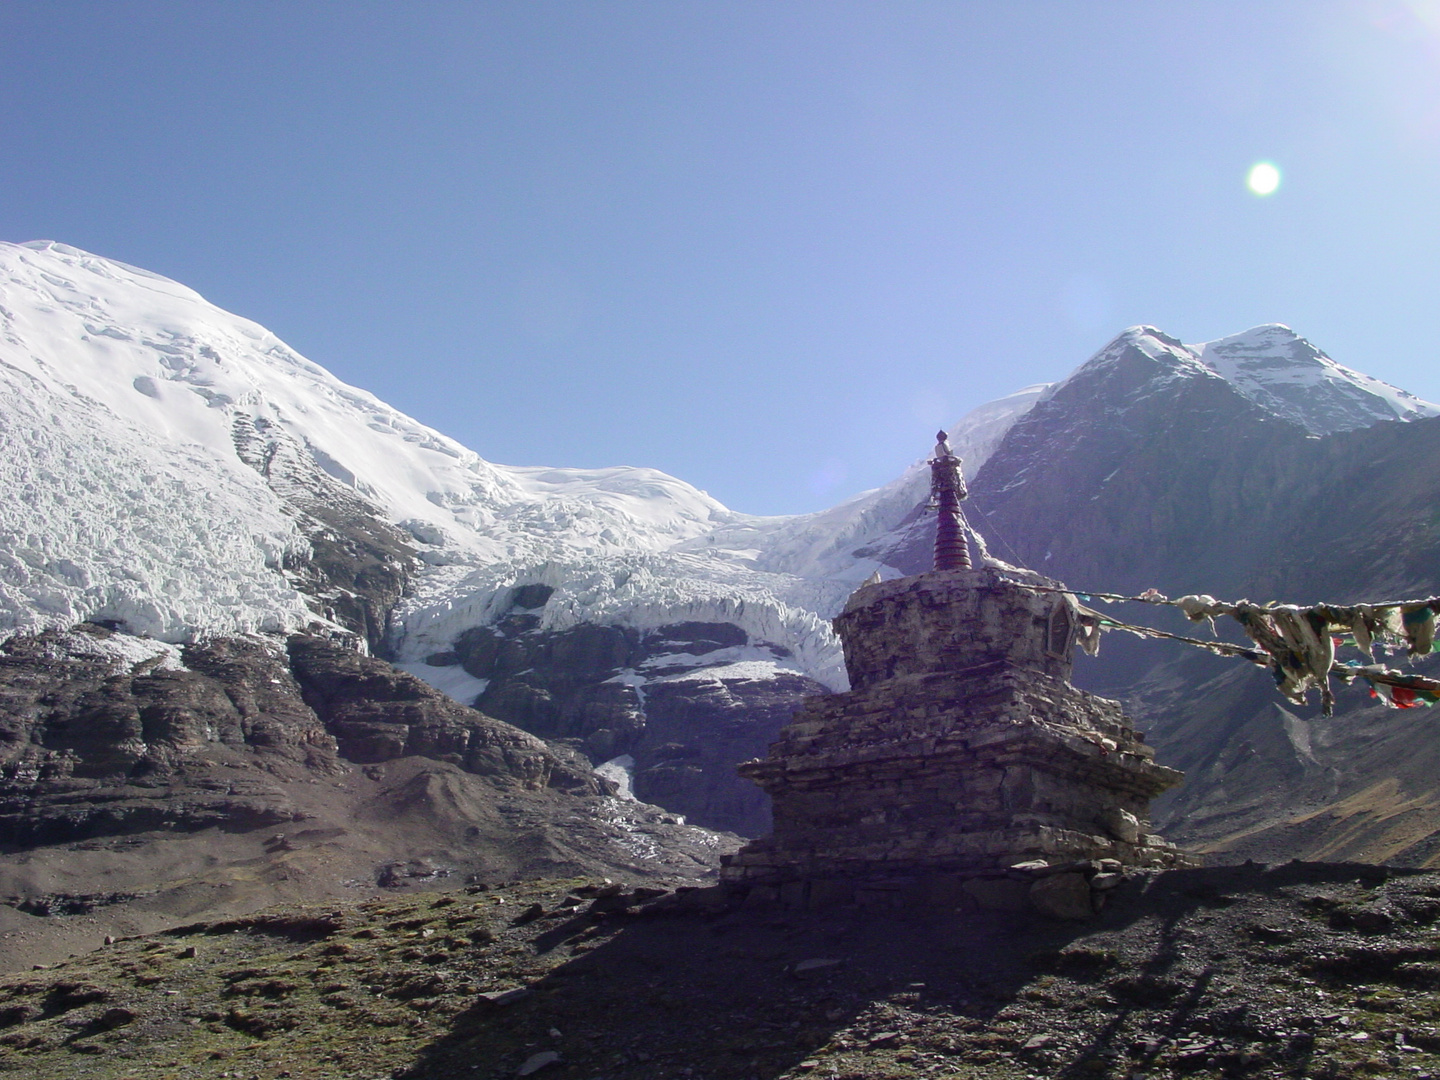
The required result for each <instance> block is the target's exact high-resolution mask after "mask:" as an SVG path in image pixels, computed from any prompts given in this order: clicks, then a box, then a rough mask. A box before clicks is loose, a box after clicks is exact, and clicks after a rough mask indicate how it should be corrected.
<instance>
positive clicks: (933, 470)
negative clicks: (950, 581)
mask: <svg viewBox="0 0 1440 1080" xmlns="http://www.w3.org/2000/svg"><path fill="white" fill-rule="evenodd" d="M935 440H936V441H935V456H934V457H932V458H931V459H930V502H931V504H932V505H934V506H935V508H936V509H937V510H938V511H939V514H940V521H939V525H938V526H937V527H936V530H935V569H936V570H969V569H970V549H969V547H968V546H967V545H966V543H965V515H964V514H962V513H961V512H960V500H961V499H963V498H965V496H966V495H968V494H969V492H968V491H967V490H966V488H965V475H964V473H963V472H961V469H960V465H961V460H960V458H958V457H956V456H955V452H954V451H953V450H951V449H950V436H949V435H948V434H947V433H946V432H944V431H940V432H937V433H936V435H935Z"/></svg>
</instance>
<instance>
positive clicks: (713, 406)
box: [0, 0, 1440, 513]
mask: <svg viewBox="0 0 1440 1080" xmlns="http://www.w3.org/2000/svg"><path fill="white" fill-rule="evenodd" d="M1260 160H1269V161H1272V162H1274V163H1275V164H1276V165H1277V166H1279V168H1280V169H1281V171H1282V176H1283V180H1282V183H1281V186H1280V188H1279V189H1278V190H1277V191H1276V192H1275V193H1274V194H1272V195H1270V196H1268V197H1265V198H1261V197H1257V196H1255V195H1253V194H1251V193H1250V192H1249V191H1248V190H1247V189H1246V187H1245V182H1244V181H1245V176H1246V173H1247V171H1248V170H1249V168H1250V167H1251V166H1252V165H1253V164H1254V163H1255V162H1257V161H1260ZM39 238H46V239H54V240H60V241H64V242H65V243H69V244H73V245H76V246H78V247H82V248H86V249H88V250H91V251H95V252H98V253H100V254H102V255H107V256H110V257H113V258H117V259H120V260H122V261H125V262H129V263H134V264H136V265H139V266H143V267H146V268H148V269H151V270H155V271H157V272H159V273H163V274H166V275H168V276H170V277H174V278H176V279H178V280H180V281H183V282H185V283H186V284H188V285H190V286H192V287H193V288H195V289H197V290H199V291H200V292H201V293H202V294H204V295H205V296H206V297H207V298H209V299H210V300H212V301H214V302H215V303H217V304H219V305H221V306H222V307H225V308H228V309H230V310H232V311H235V312H238V313H240V314H242V315H245V316H247V317H249V318H252V319H255V320H256V321H258V322H261V323H263V324H265V325H266V326H268V327H269V328H270V329H272V330H274V331H275V332H276V333H277V334H279V335H280V336H281V337H282V338H284V339H285V340H287V341H288V342H289V343H290V344H291V345H292V346H294V347H295V348H296V349H298V350H299V351H300V352H302V353H304V354H305V355H307V356H309V357H310V358H311V359H313V360H315V361H317V362H318V363H321V364H323V365H325V366H326V367H328V368H330V369H331V370H332V371H334V372H335V373H336V374H337V375H339V376H340V377H341V378H343V379H345V380H347V381H349V382H352V383H355V384H358V385H360V386H362V387H365V388H367V389H369V390H371V391H373V392H375V393H376V394H378V395H379V396H380V397H382V398H384V399H385V400H387V401H389V402H391V403H392V404H394V405H395V406H397V407H398V408H401V409H403V410H405V411H406V412H409V413H411V414H412V415H414V416H416V417H417V418H419V419H421V420H423V421H425V422H426V423H428V424H430V425H432V426H434V427H436V428H439V429H440V430H442V431H444V432H446V433H447V434H449V435H452V436H454V437H455V438H458V439H459V440H461V441H462V442H464V443H466V444H467V445H469V446H470V447H472V448H473V449H475V450H476V451H478V452H479V453H480V454H481V455H482V456H484V457H486V458H488V459H490V460H492V461H499V462H504V463H510V464H551V465H606V464H630V465H650V466H655V467H657V468H660V469H664V470H665V471H667V472H670V473H673V474H675V475H677V476H680V477H682V478H684V479H686V480H688V481H690V482H691V483H694V484H696V485H697V486H699V487H702V488H705V489H707V490H709V491H710V492H711V494H713V495H715V496H716V497H718V498H720V499H721V500H722V501H724V502H726V503H727V504H729V505H730V506H732V507H734V508H735V509H737V510H745V511H750V512H754V513H787V512H794V511H801V510H809V509H818V508H820V507H823V506H826V505H830V504H832V503H834V502H837V501H839V499H841V498H842V497H844V496H847V495H849V494H852V493H854V492H856V491H859V490H861V489H863V488H866V487H871V486H874V485H876V484H879V483H882V482H884V481H886V480H888V479H890V478H892V477H893V476H894V475H896V473H897V472H898V471H899V470H900V469H901V468H902V467H903V466H904V465H905V464H907V463H908V462H909V461H911V460H913V459H914V458H916V457H919V456H920V455H922V454H923V453H924V452H925V451H926V450H927V449H928V447H929V445H930V444H929V439H930V436H931V435H932V433H933V430H934V428H935V426H936V425H937V424H938V423H940V422H942V421H948V420H951V419H954V418H956V417H958V416H960V415H961V414H963V413H964V412H965V411H967V410H968V409H970V408H971V407H973V406H974V405H977V404H979V403H981V402H983V401H986V400H988V399H990V398H993V397H996V396H999V395H1001V394H1004V393H1007V392H1009V391H1011V390H1013V389H1017V388H1019V387H1020V386H1023V385H1025V384H1027V383H1032V382H1038V381H1044V380H1051V379H1055V378H1058V377H1060V376H1062V375H1064V374H1065V373H1066V372H1067V371H1069V370H1070V369H1071V368H1073V367H1075V366H1076V365H1077V364H1079V363H1080V362H1082V361H1083V360H1084V359H1085V358H1086V357H1087V356H1088V355H1089V354H1090V353H1091V352H1093V351H1094V350H1095V349H1096V348H1098V347H1099V346H1100V345H1101V344H1103V343H1104V342H1105V341H1106V340H1107V339H1108V338H1109V337H1110V336H1112V335H1113V334H1114V333H1116V332H1118V331H1119V330H1121V329H1122V328H1124V327H1125V326H1127V325H1131V324H1134V323H1142V322H1143V323H1152V324H1155V325H1157V326H1159V327H1161V328H1162V329H1164V330H1166V331H1168V332H1170V333H1173V334H1175V335H1177V336H1179V337H1181V338H1183V339H1184V340H1186V341H1203V340H1207V339H1210V338H1215V337H1220V336H1223V335H1225V334H1229V333H1233V332H1236V331H1239V330H1242V329H1245V328H1247V327H1249V326H1252V325H1254V324H1256V323H1261V322H1284V323H1288V324H1290V325H1291V326H1293V327H1294V328H1295V329H1296V330H1297V331H1298V332H1300V333H1302V334H1304V335H1305V336H1307V337H1309V338H1310V339H1311V340H1312V341H1314V342H1315V343H1316V344H1317V345H1319V346H1320V347H1321V348H1323V349H1325V350H1326V351H1327V352H1329V353H1330V354H1331V355H1332V356H1334V357H1335V358H1336V359H1337V360H1339V361H1340V362H1341V363H1345V364H1349V365H1350V366H1352V367H1356V368H1359V369H1360V370H1363V371H1367V372H1369V373H1371V374H1373V375H1376V376H1378V377H1380V378H1384V379H1387V380H1389V381H1391V382H1394V383H1397V384H1399V385H1401V386H1403V387H1405V388H1407V389H1409V390H1412V391H1414V392H1415V393H1418V394H1420V395H1421V396H1422V397H1426V398H1429V399H1431V400H1440V364H1437V363H1436V360H1437V356H1436V353H1437V346H1436V340H1437V339H1436V327H1435V322H1436V314H1437V312H1440V3H1436V2H1433V0H1432V2H1426V3H1422V2H1420V0H1413V2H1409V3H1407V2H1404V0H1337V2H1326V0H1300V2H1282V0H1276V2H1269V3H1258V4H1257V3H1254V2H1252V0H1244V2H1233V3H1232V2H1225V0H1208V2H1206V3H1203V4H1194V3H1192V4H1179V3H1163V4H1157V3H1154V2H1153V0H1143V2H1133V3H1132V2H1123V0H1106V2H1100V0H1094V2H1089V3H1065V2H1058V0H1055V2H1044V0H1028V2H1013V0H996V2H993V3H980V2H972V3H965V2H960V0H954V2H948V3H905V2H902V0H885V2H878V0H867V2H864V3H847V2H844V0H817V2H800V0H795V2H789V0H787V2H780V0H764V2H757V3H744V2H723V3H722V2H718V0H717V2H713V3H692V2H684V0H662V2H657V3H641V2H633V3H632V2H623V3H605V2H599V0H585V2H546V0H519V2H513V3H511V2H496V3H482V2H478V0H470V2H465V3H454V4H448V3H425V2H423V0H410V2H407V3H404V4H396V3H373V4H372V3H363V2H357V0H345V2H343V3H333V4H327V3H319V2H291V0H243V2H241V0H234V2H226V3H214V2H206V0H183V2H181V0H176V2H170V3H158V2H151V3H141V2H130V0H95V2H92V3H77V2H72V0H33V2H31V0H8V2H6V3H5V4H4V5H3V6H0V239H8V240H31V239H39Z"/></svg>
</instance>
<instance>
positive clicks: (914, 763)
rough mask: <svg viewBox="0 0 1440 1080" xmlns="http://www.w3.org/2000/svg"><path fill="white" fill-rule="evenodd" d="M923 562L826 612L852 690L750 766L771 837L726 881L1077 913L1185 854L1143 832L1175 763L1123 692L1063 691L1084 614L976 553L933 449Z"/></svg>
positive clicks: (1047, 588) (769, 894)
mask: <svg viewBox="0 0 1440 1080" xmlns="http://www.w3.org/2000/svg"><path fill="white" fill-rule="evenodd" d="M930 466H931V470H932V482H933V483H932V487H933V502H934V503H935V504H936V507H937V509H938V511H939V515H940V519H939V528H938V531H937V538H936V567H935V570H934V571H932V572H930V573H925V574H917V575H913V576H910V577H902V578H898V579H896V580H892V581H884V582H872V583H868V584H866V585H863V586H862V587H861V588H859V589H858V590H857V591H856V592H855V593H854V594H853V595H852V596H851V597H850V599H849V601H848V602H847V604H846V605H845V609H844V611H843V612H842V613H841V614H840V615H839V616H838V617H837V618H836V619H835V620H834V626H835V631H836V633H837V634H838V635H839V637H840V640H841V643H842V645H843V647H844V651H845V666H846V670H847V671H848V673H849V676H850V690H849V691H848V692H845V693H839V694H830V695H824V696H818V697H814V698H810V699H808V700H807V701H806V702H805V703H804V704H803V705H802V707H801V708H800V710H799V711H798V712H797V713H796V715H795V718H794V719H793V720H792V721H791V723H790V724H789V725H788V726H786V727H785V728H784V729H782V730H781V732H780V735H779V738H778V739H777V741H776V742H775V743H774V744H772V746H771V747H770V751H769V756H767V757H766V758H764V759H757V760H754V761H749V762H746V763H744V764H743V765H741V766H739V771H740V773H741V774H742V775H744V776H746V777H749V778H750V779H752V780H754V781H755V782H756V783H758V784H759V785H760V786H761V787H762V788H764V789H765V791H766V792H767V793H768V794H769V795H770V797H771V800H772V803H773V818H774V831H773V833H772V834H771V835H770V836H767V837H764V838H762V839H758V840H755V841H752V842H751V843H750V844H748V845H746V846H745V847H743V848H742V849H741V850H740V851H738V852H737V853H735V854H734V855H733V856H731V857H730V858H729V859H728V861H727V862H726V865H725V866H724V868H723V869H722V871H721V879H722V881H723V882H725V883H727V884H728V885H729V886H730V887H731V888H732V889H734V890H738V891H744V892H746V893H747V895H748V897H749V899H750V900H752V901H755V902H759V903H764V902H778V903H783V904H786V905H788V906H792V907H806V906H818V905H823V904H826V903H846V902H854V901H857V900H858V901H860V902H873V903H887V902H896V903H899V902H907V901H908V900H910V899H914V898H917V897H918V898H920V899H925V898H929V899H932V900H948V899H957V900H968V901H973V902H975V903H978V904H981V905H984V906H990V907H1009V908H1023V907H1026V906H1033V907H1038V908H1039V909H1040V910H1042V911H1046V912H1048V913H1050V914H1058V915H1079V914H1083V913H1086V912H1088V911H1090V910H1091V909H1092V907H1098V902H1099V901H1100V900H1102V899H1103V896H1102V893H1103V891H1104V890H1105V889H1106V888H1107V887H1108V886H1111V885H1113V884H1115V883H1117V882H1118V881H1120V880H1123V871H1124V870H1125V868H1128V867H1170V866H1176V865H1193V862H1192V861H1191V860H1189V859H1187V858H1186V857H1185V856H1184V855H1183V854H1181V853H1180V852H1179V851H1178V850H1177V849H1176V848H1175V847H1173V846H1172V845H1170V844H1168V843H1167V842H1165V841H1164V840H1163V839H1161V838H1160V837H1158V836H1155V835H1153V834H1151V833H1150V832H1149V825H1148V821H1149V804H1150V801H1151V800H1152V799H1153V798H1155V797H1156V796H1157V795H1159V794H1160V793H1161V792H1163V791H1165V790H1166V789H1168V788H1170V787H1172V786H1174V785H1175V784H1178V783H1179V782H1180V780H1181V778H1182V777H1181V774H1180V773H1179V772H1177V771H1176V770H1174V769H1169V768H1166V767H1164V766H1162V765H1157V764H1156V763H1155V761H1154V752H1153V751H1152V749H1151V748H1150V747H1149V746H1147V745H1146V744H1145V742H1144V738H1143V736H1142V735H1141V734H1139V733H1138V732H1136V731H1135V729H1134V727H1133V726H1132V724H1131V723H1130V721H1129V720H1128V718H1127V717H1126V716H1125V715H1124V713H1123V712H1122V710H1121V708H1120V705H1119V704H1118V703H1117V702H1114V701H1109V700H1107V699H1104V698H1101V697H1097V696H1096V695H1094V694H1090V693H1087V692H1085V691H1083V690H1079V689H1076V688H1075V687H1074V686H1072V685H1071V684H1070V674H1071V666H1072V653H1073V650H1074V647H1075V644H1076V639H1077V633H1078V632H1079V629H1080V625H1081V621H1082V617H1083V613H1082V610H1081V609H1080V608H1079V606H1078V605H1077V604H1076V602H1075V601H1074V599H1073V598H1072V597H1071V596H1070V595H1068V594H1066V593H1064V592H1059V591H1052V590H1055V589H1058V588H1059V586H1058V583H1056V582H1054V581H1052V580H1050V579H1048V578H1044V577H1041V576H1040V575H1038V574H1035V573H1033V572H1030V571H1027V570H1017V569H1015V568H1013V567H1003V566H1001V567H995V566H984V567H981V568H979V569H975V568H972V567H971V565H970V559H969V553H968V547H967V544H966V540H965V536H966V527H965V521H964V518H963V515H962V514H961V511H960V501H961V500H962V499H963V498H964V497H965V494H966V493H965V487H964V479H963V475H962V472H961V462H960V459H959V458H957V457H956V456H955V455H954V454H953V453H952V452H951V450H950V447H949V444H948V442H947V440H946V437H945V433H944V432H941V433H940V439H939V444H938V445H937V447H936V451H935V455H934V457H933V458H932V459H931V462H930Z"/></svg>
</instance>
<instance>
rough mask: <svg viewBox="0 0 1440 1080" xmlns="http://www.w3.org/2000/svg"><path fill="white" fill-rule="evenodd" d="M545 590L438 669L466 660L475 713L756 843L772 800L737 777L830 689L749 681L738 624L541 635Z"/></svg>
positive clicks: (473, 634)
mask: <svg viewBox="0 0 1440 1080" xmlns="http://www.w3.org/2000/svg"><path fill="white" fill-rule="evenodd" d="M549 592H550V590H549V589H548V588H546V587H545V586H535V585H532V586H526V587H524V589H521V590H517V595H516V597H515V599H514V601H513V610H512V611H511V612H510V613H509V614H507V615H506V616H504V617H503V618H502V619H500V620H499V621H498V622H497V623H496V624H494V625H493V626H481V627H476V628H474V629H472V630H469V631H466V632H465V633H464V634H462V635H461V637H460V639H459V640H458V641H457V642H456V644H455V651H454V652H453V653H450V654H442V655H439V656H436V657H432V658H431V662H432V663H439V664H456V663H458V664H460V665H462V666H463V667H464V669H465V671H466V672H467V673H469V674H470V675H471V676H473V677H474V678H477V679H483V680H485V690H484V692H483V693H482V694H481V695H480V696H479V697H478V698H477V699H476V702H475V705H476V707H477V708H479V709H481V710H483V711H484V712H485V713H487V714H489V715H491V716H495V717H497V718H499V719H501V720H504V721H506V722H508V723H510V724H514V725H515V726H516V727H519V728H523V729H524V730H526V731H529V732H532V733H534V734H536V735H539V736H541V737H542V738H545V739H549V740H552V741H555V742H561V743H564V744H565V745H568V746H573V747H574V748H576V749H577V750H579V751H581V752H583V753H584V754H585V755H586V756H587V757H588V758H589V760H590V761H592V762H594V763H596V764H600V763H603V762H606V761H610V760H612V759H615V758H619V757H622V756H627V757H628V758H629V759H630V760H631V762H633V764H632V765H631V766H630V768H631V769H632V771H633V779H632V783H633V790H634V793H635V795H636V797H637V798H639V799H641V800H643V801H645V802H653V803H658V804H660V805H662V806H664V807H665V808H666V809H668V810H672V811H674V812H676V813H679V814H683V815H685V817H686V819H687V820H690V821H692V822H695V823H696V824H699V825H704V826H705V827H707V828H714V829H725V830H730V831H734V832H738V833H740V834H742V835H746V836H757V835H759V834H761V833H763V832H765V831H766V829H768V828H769V825H770V818H769V804H768V800H767V799H766V798H765V796H764V794H763V793H762V792H760V791H759V790H757V789H756V788H755V787H754V786H753V785H751V784H748V783H746V782H745V781H743V780H741V779H740V778H739V777H738V776H736V774H735V766H736V765H737V764H738V763H739V762H741V761H745V760H746V759H748V758H752V757H754V756H756V755H757V754H760V753H763V752H764V750H765V747H766V746H768V745H769V744H770V742H771V741H772V740H773V739H774V738H775V736H776V734H777V733H778V732H779V730H780V728H781V727H782V726H784V724H785V722H786V721H787V720H788V719H789V717H790V714H791V713H792V712H793V711H794V709H795V705H796V703H797V702H798V701H799V700H800V699H801V698H802V697H804V696H805V695H807V694H813V693H823V692H824V690H825V688H824V687H823V686H821V685H820V684H819V683H817V682H815V680H813V679H810V678H807V677H806V676H803V675H800V674H798V673H793V672H784V671H779V672H769V671H767V672H766V675H765V677H755V676H752V675H748V674H746V673H745V667H744V665H737V664H733V663H730V662H728V658H729V657H731V656H732V655H734V654H735V652H736V651H737V650H741V649H746V648H752V647H753V646H756V645H758V649H755V650H754V651H759V652H763V653H765V654H767V655H770V656H772V657H776V658H781V659H783V654H784V650H783V649H780V648H779V647H778V646H774V645H769V646H765V645H763V644H759V643H752V642H750V641H749V639H748V637H747V635H746V633H745V631H744V630H742V629H740V628H739V627H738V626H735V625H733V624H730V623H709V622H685V623H672V624H670V625H668V626H662V627H659V628H657V629H654V630H649V631H640V630H636V629H633V628H631V627H625V626H598V625H594V624H582V625H580V626H575V627H572V628H570V629H566V630H558V631H550V630H542V629H541V628H540V616H539V614H538V611H539V610H540V609H541V608H542V607H543V605H544V604H545V602H546V600H547V599H548V596H549Z"/></svg>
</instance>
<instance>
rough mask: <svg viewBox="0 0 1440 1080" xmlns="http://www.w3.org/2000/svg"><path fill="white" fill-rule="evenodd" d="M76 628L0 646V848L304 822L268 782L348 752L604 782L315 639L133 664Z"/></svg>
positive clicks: (238, 645) (577, 783)
mask: <svg viewBox="0 0 1440 1080" xmlns="http://www.w3.org/2000/svg"><path fill="white" fill-rule="evenodd" d="M79 632H80V633H83V634H86V635H89V636H92V637H97V638H104V637H109V636H111V634H112V632H111V631H109V630H106V629H104V628H102V627H94V626H91V627H83V628H81V630H80V631H79ZM67 637H68V635H65V634H60V633H58V632H55V631H47V632H45V633H43V634H40V635H35V636H27V635H17V636H15V637H12V638H11V639H9V640H8V641H6V642H5V643H4V644H3V645H0V725H3V726H0V844H4V845H9V846H12V847H13V846H15V845H22V846H29V845H34V844H54V843H60V842H66V841H71V840H76V839H83V838H86V837H92V836H100V835H115V834H123V833H127V832H135V831H141V830H145V829H152V828H158V827H162V826H163V827H165V828H171V829H179V830H193V829H200V828H205V827H208V826H211V825H224V826H225V827H228V828H237V829H241V828H254V827H258V826H261V825H270V824H278V823H280V822H283V821H288V820H293V819H294V818H295V816H296V811H295V810H294V809H293V808H292V807H290V806H289V805H287V802H286V800H285V799H284V798H283V797H282V796H281V795H280V794H279V792H278V791H277V789H276V788H275V786H274V783H273V781H275V780H296V779H302V778H306V777H317V776H327V775H333V774H336V773H338V772H340V771H341V770H342V767H343V761H342V759H343V758H345V757H346V756H347V753H346V752H347V751H348V756H349V759H350V760H354V761H360V762H364V763H375V762H383V761H389V760H393V759H396V758H400V757H403V756H408V755H420V756H426V757H433V758H436V759H438V760H445V761H451V762H453V763H454V764H457V765H460V766H462V767H463V768H465V769H466V770H467V771H469V772H471V773H474V774H476V775H478V776H483V777H485V778H486V779H488V780H490V781H491V782H492V783H494V784H496V785H498V786H499V787H501V788H505V787H520V788H525V789H530V790H540V789H546V788H553V789H557V790H564V791H571V792H576V793H584V794H599V793H601V791H602V790H603V785H602V782H601V781H600V780H599V779H598V778H597V777H595V776H594V775H593V773H591V772H590V770H589V768H588V767H587V766H586V765H585V763H584V762H583V761H579V760H577V759H575V757H574V756H573V755H572V754H569V753H568V752H566V751H563V750H560V751H556V750H552V749H551V748H550V747H548V746H546V745H545V744H544V743H543V742H542V741H541V740H539V739H537V738H535V737H534V736H531V735H527V734H525V733H524V732H521V731H518V730H516V729H515V728H512V727H510V726H509V725H507V724H503V723H501V722H499V721H496V720H494V719H492V718H490V717H487V716H485V715H483V714H481V713H477V712H475V711H474V710H472V709H467V708H465V707H463V706H460V705H457V704H455V703H454V702H453V701H451V700H450V699H449V698H447V697H445V696H444V695H443V694H441V693H439V692H438V691H436V690H434V689H432V688H431V687H430V686H428V685H426V684H425V683H424V682H422V681H421V680H419V679H417V678H415V677H414V676H411V675H407V674H405V673H403V672H398V671H396V670H395V669H393V668H391V667H390V665H389V664H386V663H385V662H383V661H380V660H376V659H373V658H370V657H365V656H361V655H360V654H358V653H355V652H354V651H353V650H351V649H349V648H347V647H345V646H343V645H339V644H336V643H334V642H330V641H325V640H323V639H320V638H315V637H307V636H304V635H295V636H293V637H291V638H290V639H289V641H288V643H287V642H283V641H279V640H277V641H264V640H260V639H253V640H252V639H236V638H222V639H215V640H212V641H208V642H202V643H198V644H193V645H188V646H186V647H185V648H184V650H183V652H182V656H183V659H184V662H185V666H186V668H187V669H188V670H184V671H175V670H155V669H154V668H153V667H147V666H146V665H145V664H139V665H135V667H134V668H132V669H131V670H128V671H127V670H123V665H119V666H117V663H116V662H115V660H113V659H111V658H107V657H104V656H102V655H85V654H84V653H83V652H82V651H80V650H79V649H77V648H74V647H73V646H70V645H68V643H67V640H66V639H67ZM237 773H238V775H237ZM257 774H258V775H257Z"/></svg>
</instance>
